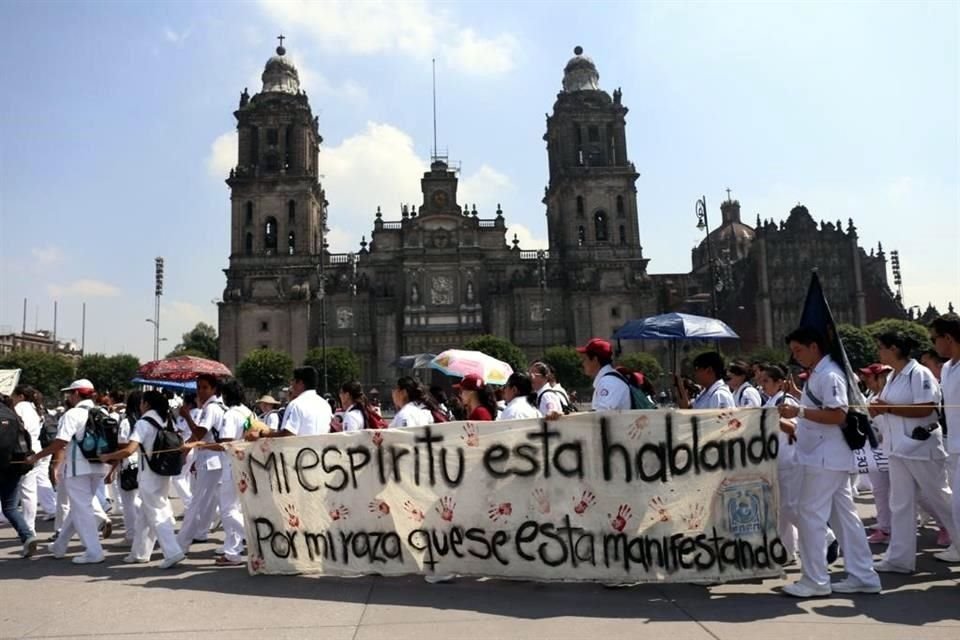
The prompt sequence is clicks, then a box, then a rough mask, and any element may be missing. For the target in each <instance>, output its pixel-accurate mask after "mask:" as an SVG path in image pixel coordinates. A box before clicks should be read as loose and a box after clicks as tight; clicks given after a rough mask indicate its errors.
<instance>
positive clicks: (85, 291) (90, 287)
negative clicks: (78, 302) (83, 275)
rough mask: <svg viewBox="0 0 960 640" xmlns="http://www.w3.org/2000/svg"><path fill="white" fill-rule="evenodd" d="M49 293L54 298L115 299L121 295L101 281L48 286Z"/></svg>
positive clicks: (82, 281)
mask: <svg viewBox="0 0 960 640" xmlns="http://www.w3.org/2000/svg"><path fill="white" fill-rule="evenodd" d="M47 293H49V294H50V297H52V298H67V297H86V298H114V297H116V296H119V295H120V289H119V288H118V287H115V286H114V285H112V284H109V283H107V282H103V281H101V280H89V279H83V280H75V281H73V282H71V283H70V284H67V285H57V284H50V285H47Z"/></svg>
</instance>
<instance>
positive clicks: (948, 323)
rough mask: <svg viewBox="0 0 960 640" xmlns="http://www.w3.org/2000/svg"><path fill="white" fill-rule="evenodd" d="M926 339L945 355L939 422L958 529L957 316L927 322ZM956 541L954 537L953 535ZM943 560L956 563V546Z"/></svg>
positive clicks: (959, 415)
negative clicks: (941, 420) (928, 323)
mask: <svg viewBox="0 0 960 640" xmlns="http://www.w3.org/2000/svg"><path fill="white" fill-rule="evenodd" d="M930 339H931V340H932V341H933V347H934V349H936V350H937V353H938V354H939V355H940V356H941V357H943V358H947V362H946V363H944V365H943V367H942V368H941V370H940V388H941V390H942V394H943V422H944V428H945V431H946V436H947V454H948V458H947V470H948V473H949V478H950V487H951V488H952V489H953V496H952V497H953V500H952V514H953V523H954V527H956V528H958V529H960V316H957V315H956V314H954V313H948V314H946V315H942V316H940V317H939V318H937V319H935V320H934V321H933V322H932V323H931V324H930ZM954 541H956V538H954ZM936 558H937V559H938V560H943V561H944V562H958V561H960V557H958V554H956V545H954V548H953V549H948V550H947V551H943V552H941V553H938V554H937V555H936Z"/></svg>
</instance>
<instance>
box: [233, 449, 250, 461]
mask: <svg viewBox="0 0 960 640" xmlns="http://www.w3.org/2000/svg"><path fill="white" fill-rule="evenodd" d="M233 457H234V458H236V459H237V460H239V461H241V462H243V460H244V459H245V458H246V457H247V453H246V452H245V451H244V450H243V449H240V448H239V447H234V449H233Z"/></svg>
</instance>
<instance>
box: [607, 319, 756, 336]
mask: <svg viewBox="0 0 960 640" xmlns="http://www.w3.org/2000/svg"><path fill="white" fill-rule="evenodd" d="M613 337H614V338H616V339H617V340H725V339H733V340H736V339H739V338H740V336H738V335H737V334H736V333H735V332H734V331H733V329H731V328H730V327H729V326H727V324H726V323H725V322H722V321H720V320H717V319H716V318H705V317H703V316H694V315H690V314H688V313H664V314H662V315H659V316H652V317H650V318H641V319H639V320H631V321H630V322H628V323H627V324H625V325H623V326H622V327H620V329H619V330H618V331H617V332H616V333H615V334H613Z"/></svg>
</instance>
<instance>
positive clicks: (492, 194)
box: [458, 164, 513, 217]
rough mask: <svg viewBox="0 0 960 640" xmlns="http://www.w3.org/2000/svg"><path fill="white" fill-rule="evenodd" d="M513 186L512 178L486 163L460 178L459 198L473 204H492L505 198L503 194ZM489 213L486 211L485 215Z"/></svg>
mask: <svg viewBox="0 0 960 640" xmlns="http://www.w3.org/2000/svg"><path fill="white" fill-rule="evenodd" d="M512 186H513V185H511V183H510V178H508V177H507V176H505V175H504V174H502V173H500V172H499V171H497V170H496V169H494V168H493V167H491V166H490V165H486V164H484V165H481V166H480V168H479V169H477V172H476V173H474V174H472V175H470V176H467V177H466V178H463V179H462V180H460V187H459V189H458V195H459V200H460V201H461V202H470V203H471V204H472V203H476V202H483V203H484V204H485V206H490V203H493V202H497V203H499V202H500V201H501V200H503V197H502V196H503V195H504V194H505V192H506V191H508V190H510V189H512ZM487 213H488V212H487V211H484V215H487ZM490 213H492V211H490ZM488 217H489V216H488Z"/></svg>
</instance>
